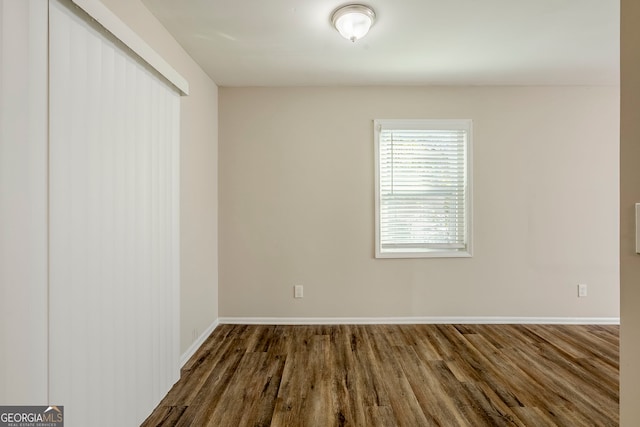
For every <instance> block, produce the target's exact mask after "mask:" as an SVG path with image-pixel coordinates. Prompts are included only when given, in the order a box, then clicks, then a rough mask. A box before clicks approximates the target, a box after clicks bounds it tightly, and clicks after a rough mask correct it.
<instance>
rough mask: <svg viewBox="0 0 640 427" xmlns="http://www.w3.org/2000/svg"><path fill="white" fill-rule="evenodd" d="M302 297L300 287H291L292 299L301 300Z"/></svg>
mask: <svg viewBox="0 0 640 427" xmlns="http://www.w3.org/2000/svg"><path fill="white" fill-rule="evenodd" d="M303 296H304V292H303V288H302V285H295V286H294V287H293V297H294V298H302V297H303Z"/></svg>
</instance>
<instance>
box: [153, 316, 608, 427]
mask: <svg viewBox="0 0 640 427" xmlns="http://www.w3.org/2000/svg"><path fill="white" fill-rule="evenodd" d="M618 386H619V327H618V326H615V325H611V326H609V325H307V326H284V325H277V326H274V325H220V326H218V327H217V328H216V329H215V330H214V331H213V332H212V333H211V335H210V336H209V338H208V339H207V341H206V342H205V343H204V344H203V345H202V346H201V347H200V349H198V351H197V352H196V354H195V355H194V356H193V357H192V358H191V360H189V361H188V362H187V363H186V364H185V366H184V367H183V369H182V377H181V379H180V381H178V383H176V384H175V385H174V387H173V388H172V389H171V391H170V392H169V393H168V394H167V396H166V397H165V398H164V399H163V400H162V402H161V403H160V404H159V405H158V407H157V408H156V409H155V410H154V411H153V413H152V414H150V415H149V417H148V418H147V419H146V420H145V422H144V423H143V425H144V426H167V427H169V426H223V427H224V426H230V427H231V426H233V427H235V426H262V427H266V426H279V427H297V426H314V427H315V426H322V427H324V426H329V427H333V426H363V427H369V426H384V427H390V426H443V427H455V426H465V427H467V426H473V427H479V426H519V427H527V426H533V427H544V426H561V427H562V426H566V427H581V426H599V427H608V426H612V427H613V426H617V425H618V423H619V414H618V409H619V391H618Z"/></svg>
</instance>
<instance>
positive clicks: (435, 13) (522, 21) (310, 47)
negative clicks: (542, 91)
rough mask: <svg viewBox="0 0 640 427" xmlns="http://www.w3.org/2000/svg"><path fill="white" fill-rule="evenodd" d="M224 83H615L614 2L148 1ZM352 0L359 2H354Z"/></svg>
mask: <svg viewBox="0 0 640 427" xmlns="http://www.w3.org/2000/svg"><path fill="white" fill-rule="evenodd" d="M143 2H144V3H145V4H146V6H147V7H148V8H149V9H150V10H151V11H152V12H153V13H154V14H155V15H156V16H157V17H158V19H159V20H160V21H161V22H162V23H163V24H164V25H165V27H166V28H167V29H168V30H169V31H170V32H171V33H172V34H173V36H174V37H175V38H176V39H177V40H178V41H179V42H180V44H181V45H182V46H183V47H184V48H185V50H186V51H187V52H188V53H189V54H190V55H191V56H192V57H193V58H194V59H195V60H196V61H197V62H198V63H199V64H200V65H201V66H202V67H203V68H204V70H205V71H206V72H207V74H209V76H210V77H211V78H212V79H213V80H214V81H215V82H216V83H217V84H218V85H219V86H303V85H314V86H328V85H548V84H550V85H566V84H568V85H616V84H618V83H619V62H620V60H619V58H620V56H619V50H620V49H619V39H620V37H619V34H620V26H619V21H620V2H619V0H394V1H392V0H368V1H366V2H365V3H366V4H368V5H369V6H371V7H373V9H374V10H375V12H376V14H377V21H376V23H375V25H374V26H373V28H372V29H371V31H370V33H369V34H368V35H367V36H366V37H365V38H363V39H362V40H360V41H358V42H356V43H351V42H349V41H347V40H345V39H343V38H342V37H340V35H339V34H338V32H337V31H335V29H333V27H332V26H331V23H330V15H331V13H332V11H333V10H334V9H336V8H337V7H338V6H341V5H344V4H348V1H344V0H143ZM356 3H357V1H356Z"/></svg>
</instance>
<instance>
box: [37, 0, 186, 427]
mask: <svg viewBox="0 0 640 427" xmlns="http://www.w3.org/2000/svg"><path fill="white" fill-rule="evenodd" d="M49 14H50V17H49V19H50V21H49V25H50V101H49V102H50V352H49V354H50V366H49V368H50V369H49V371H50V400H51V402H55V403H56V404H59V405H64V406H65V417H66V421H67V422H68V423H69V425H70V426H84V425H86V426H88V425H91V426H100V425H104V426H131V425H138V424H139V423H140V422H142V421H143V420H144V418H145V417H146V416H147V415H148V414H149V413H150V412H151V411H152V409H153V408H154V407H155V406H156V405H157V403H159V401H160V399H161V398H162V397H163V396H164V394H165V393H166V392H167V391H168V390H169V388H170V387H171V385H172V384H173V383H174V382H175V381H176V380H177V379H178V375H179V365H178V363H179V362H178V361H179V339H178V338H179V337H178V321H179V319H178V307H179V305H178V304H179V301H178V298H179V241H178V239H179V234H178V233H179V218H178V215H179V194H178V188H179V187H178V185H179V182H178V179H179V170H178V165H179V158H178V156H179V113H180V111H179V94H178V92H177V91H176V90H175V89H174V88H173V87H172V86H170V85H169V84H168V83H167V82H166V81H165V80H164V79H163V78H161V77H159V76H158V75H157V74H156V73H155V72H153V71H150V70H149V69H148V68H147V67H146V66H145V65H142V64H141V63H140V62H139V61H138V59H137V58H135V57H134V56H133V55H132V54H131V53H130V51H129V50H128V49H127V48H125V47H123V46H121V45H120V43H119V42H116V41H114V40H113V39H112V38H111V37H110V36H109V35H108V34H106V33H105V31H104V30H103V29H101V27H98V26H97V25H95V24H94V23H91V22H90V21H89V20H87V18H86V16H84V12H81V11H79V10H78V9H77V8H75V7H74V6H72V5H70V2H68V1H64V0H51V1H50V12H49ZM101 414H103V415H101ZM104 414H107V415H106V416H105V415H104Z"/></svg>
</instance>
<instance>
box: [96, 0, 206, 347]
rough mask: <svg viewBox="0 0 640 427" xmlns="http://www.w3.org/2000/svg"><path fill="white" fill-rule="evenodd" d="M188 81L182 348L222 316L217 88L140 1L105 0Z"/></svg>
mask: <svg viewBox="0 0 640 427" xmlns="http://www.w3.org/2000/svg"><path fill="white" fill-rule="evenodd" d="M103 3H104V4H105V5H106V6H107V7H109V8H110V9H111V10H112V11H113V12H114V13H116V14H117V15H118V16H119V17H120V19H122V20H123V21H124V22H125V23H127V25H129V26H130V27H131V28H132V29H133V30H134V31H135V32H136V33H138V35H139V36H141V37H142V38H143V39H144V40H145V41H146V42H147V43H148V44H149V45H151V47H152V48H154V49H155V50H156V51H157V52H158V53H159V54H160V55H162V57H163V58H164V59H165V60H166V61H167V62H169V63H170V64H171V65H172V66H173V67H174V68H175V69H176V70H177V71H178V72H179V73H181V74H182V76H183V77H185V78H186V79H187V80H188V81H189V88H190V95H189V96H187V97H183V98H182V102H181V114H182V122H181V134H180V138H181V150H180V156H181V162H180V168H181V174H180V180H181V185H180V221H181V233H180V238H181V258H182V260H181V292H180V298H181V303H180V317H181V324H180V335H181V351H182V352H184V351H186V350H187V349H188V348H189V346H190V345H191V344H192V342H193V341H194V340H195V338H197V336H198V335H200V334H201V333H203V332H204V331H205V330H206V328H208V327H209V326H210V325H211V324H212V323H213V322H214V321H215V320H216V319H217V318H218V262H217V260H218V246H217V239H218V235H217V234H218V228H217V227H218V217H217V214H218V122H217V118H218V88H217V86H216V85H215V83H214V82H213V81H212V80H211V79H210V78H209V77H208V76H207V75H206V74H205V73H204V72H203V71H202V69H201V68H200V67H199V66H198V65H197V64H196V63H195V62H194V61H193V60H192V59H191V57H189V56H188V55H187V54H186V53H185V51H184V50H183V49H182V48H181V47H180V45H179V44H178V43H177V42H176V41H175V39H174V38H173V37H172V36H171V35H170V34H169V33H168V32H167V30H166V29H165V28H164V27H163V26H162V25H161V24H160V23H159V21H157V20H156V19H155V17H154V16H153V15H152V14H151V13H150V12H149V11H148V9H146V7H145V6H144V5H143V4H142V3H141V2H140V1H139V0H103Z"/></svg>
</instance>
